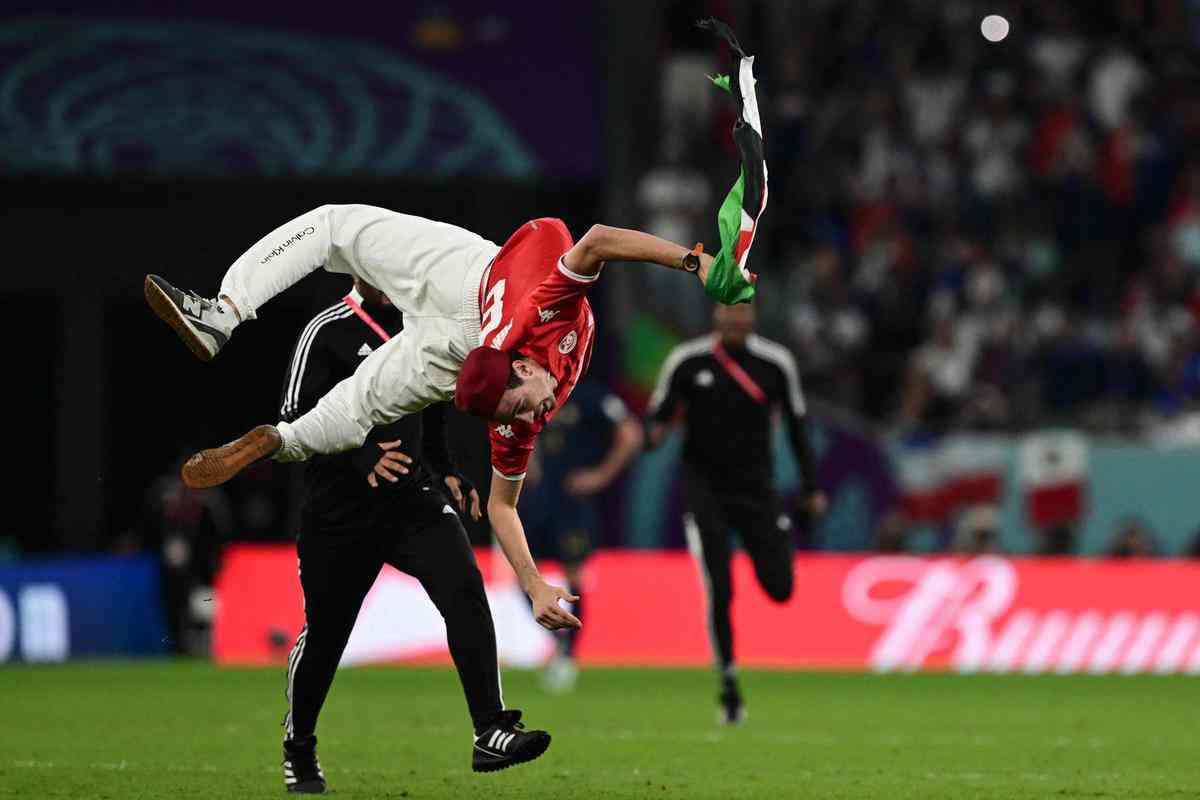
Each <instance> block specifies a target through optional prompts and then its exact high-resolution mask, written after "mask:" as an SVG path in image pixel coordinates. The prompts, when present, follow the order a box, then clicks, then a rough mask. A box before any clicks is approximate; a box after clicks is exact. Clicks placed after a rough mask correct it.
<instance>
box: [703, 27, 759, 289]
mask: <svg viewBox="0 0 1200 800" xmlns="http://www.w3.org/2000/svg"><path fill="white" fill-rule="evenodd" d="M696 24H697V25H698V26H699V27H701V28H704V29H705V30H709V31H712V32H713V33H715V34H716V35H717V36H720V37H721V38H722V39H724V40H725V41H726V42H728V43H729V47H730V48H731V49H732V50H733V52H734V53H736V54H737V55H738V59H739V60H738V68H737V75H736V77H734V76H732V75H716V76H711V77H710V80H711V81H712V82H713V83H714V84H716V85H717V86H718V87H720V88H721V89H724V90H725V91H727V92H729V93H730V94H731V95H733V98H734V100H736V101H737V105H738V119H737V122H735V123H734V125H733V141H734V144H735V145H736V146H737V149H738V154H739V156H740V157H741V162H742V163H741V168H742V169H741V175H739V176H738V180H737V183H735V184H734V185H733V188H732V189H730V190H729V194H728V195H726V196H725V201H724V202H723V203H721V210H720V211H718V212H717V227H718V228H719V230H720V233H721V252H719V253H716V254H715V261H714V262H713V265H712V267H711V268H710V269H709V272H708V278H707V280H706V281H705V283H704V291H705V292H706V293H707V294H708V296H709V297H711V298H713V299H714V300H716V301H717V302H720V303H724V304H725V305H733V304H735V303H748V302H750V301H751V300H752V299H754V284H755V281H756V280H757V279H758V276H757V275H755V274H754V273H753V272H751V271H750V270H749V269H747V268H746V261H747V259H748V258H749V256H750V245H751V244H753V243H754V233H755V231H756V230H757V228H758V218H759V217H760V216H761V215H762V212H763V209H765V208H766V207H767V162H766V161H765V160H764V159H763V140H762V121H761V120H760V119H759V115H758V98H757V97H756V96H755V94H754V56H748V55H746V53H745V51H744V50H742V47H741V45H740V44H738V40H737V37H736V36H734V34H733V31H732V30H730V28H729V26H728V25H726V24H725V23H724V22H721V21H720V20H717V19H705V20H701V21H699V22H698V23H696Z"/></svg>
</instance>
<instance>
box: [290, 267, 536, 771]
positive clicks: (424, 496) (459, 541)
mask: <svg viewBox="0 0 1200 800" xmlns="http://www.w3.org/2000/svg"><path fill="white" fill-rule="evenodd" d="M403 323H404V320H403V317H402V315H401V313H400V311H399V310H398V309H396V308H395V307H393V306H392V305H391V303H389V302H388V299H387V297H385V296H384V295H383V293H382V292H380V291H379V290H378V289H375V288H374V287H372V286H370V285H369V284H367V283H365V282H363V281H362V280H356V281H355V283H354V290H353V291H351V292H350V293H349V294H348V295H346V297H345V298H343V299H342V300H341V301H340V302H338V303H335V304H333V305H332V306H331V307H329V308H327V309H325V310H324V311H322V312H321V313H319V314H317V315H316V316H315V317H313V319H312V320H311V321H310V322H309V323H308V325H307V326H306V327H305V328H304V330H303V331H302V333H301V334H300V337H299V339H298V340H297V342H296V346H295V348H294V350H293V351H292V357H291V360H290V362H289V366H288V370H287V374H286V376H285V378H284V386H283V399H282V402H281V404H280V416H281V417H282V418H283V419H285V420H290V419H295V418H296V417H298V416H300V415H301V414H303V413H304V412H305V411H307V410H308V409H309V408H311V407H312V406H313V405H314V404H315V403H316V402H317V401H318V400H319V399H320V398H321V397H322V396H323V395H324V394H325V393H326V392H328V391H329V389H331V388H332V387H333V386H334V385H335V384H337V383H338V382H339V381H341V380H342V379H343V378H345V377H346V376H347V375H350V374H352V373H353V372H354V370H355V369H357V367H358V365H359V364H360V363H361V362H362V361H363V360H364V359H365V358H368V357H369V356H370V355H371V354H372V353H373V352H374V351H375V350H377V349H378V348H380V347H382V346H383V345H384V344H385V343H387V342H388V341H390V340H391V339H392V338H393V337H394V336H395V335H396V334H397V333H399V332H400V331H401V330H403V327H404V325H403ZM445 410H446V406H445V404H437V405H433V406H430V407H429V408H427V409H425V411H424V412H422V413H421V414H415V415H410V416H406V417H403V418H401V419H400V420H399V421H397V422H394V423H392V424H390V425H380V426H377V427H376V428H374V429H373V430H372V431H371V433H370V435H369V436H368V437H367V441H366V442H364V443H363V445H362V446H361V447H358V448H355V449H353V450H348V451H346V452H344V453H339V454H337V455H326V456H317V457H315V458H313V459H311V460H310V461H309V462H308V464H307V465H306V468H305V471H304V506H303V509H302V511H301V517H300V520H301V522H300V535H299V537H298V539H297V542H296V549H297V554H298V556H299V562H300V585H301V588H302V589H303V592H304V619H305V625H304V628H303V630H301V632H300V635H299V636H298V637H297V638H296V644H295V646H294V647H293V648H292V652H291V655H290V656H289V658H288V673H287V678H288V681H287V693H286V694H287V700H288V712H287V716H286V717H285V718H284V742H283V768H284V783H285V785H286V786H287V789H288V791H290V792H298V793H307V794H320V793H323V792H324V791H325V775H324V773H323V772H322V771H321V766H320V764H319V762H318V761H317V754H316V745H317V737H316V726H317V716H318V714H319V713H320V711H321V706H322V705H323V704H324V702H325V696H326V694H327V693H328V692H329V687H330V686H331V685H332V683H333V678H334V674H335V672H336V670H337V666H338V662H339V661H340V659H341V657H342V652H343V650H344V649H345V647H346V643H347V641H348V640H349V639H350V632H351V631H352V630H353V628H354V621H355V619H356V618H357V617H358V612H359V609H360V608H361V607H362V603H363V599H364V598H365V597H366V595H367V592H368V591H370V589H371V586H372V585H374V583H375V579H376V577H377V576H378V575H379V571H380V570H381V569H382V568H383V565H384V564H390V565H391V566H393V567H395V568H396V569H398V570H400V571H402V572H405V573H407V574H409V575H411V576H413V577H414V578H416V579H417V580H419V581H420V582H421V586H422V587H423V588H424V589H425V591H426V592H427V593H428V595H429V599H430V600H432V601H433V604H434V605H435V606H436V607H437V610H438V611H439V612H440V613H441V615H442V617H443V619H444V620H445V622H446V640H447V643H448V644H449V647H450V655H451V657H452V658H453V659H454V666H455V668H456V669H457V670H458V677H459V680H460V681H461V682H462V687H463V692H464V694H465V695H466V699H467V708H468V710H469V712H470V715H471V721H472V723H473V726H474V729H475V737H476V738H475V743H474V746H473V748H472V766H473V768H474V769H475V771H477V772H490V771H494V770H497V769H503V768H505V767H508V766H512V765H513V764H519V763H522V762H525V761H530V760H532V759H534V758H537V757H538V756H539V755H541V754H542V753H543V752H544V751H545V749H546V748H547V747H548V746H549V744H550V736H549V734H547V733H546V732H545V731H525V730H521V725H520V723H519V722H518V720H519V719H520V717H521V712H520V711H517V710H513V709H509V710H505V709H504V704H503V700H502V698H501V693H500V671H499V669H498V667H497V661H496V633H495V628H494V626H493V624H492V615H491V609H490V607H489V606H488V602H487V595H486V594H485V593H484V588H483V578H482V576H481V575H480V573H479V568H478V566H476V563H475V555H474V553H473V552H472V551H471V547H470V545H469V543H468V541H467V534H466V531H465V530H463V526H462V522H461V521H460V520H459V518H458V514H456V513H455V511H454V508H452V507H451V502H452V503H453V504H454V505H455V506H457V508H458V510H459V511H461V512H463V513H466V512H467V511H468V510H469V511H470V513H471V515H472V516H473V517H474V518H476V519H478V518H479V516H480V508H479V495H478V494H477V493H476V491H475V489H474V488H473V487H472V486H471V485H470V483H469V482H467V481H466V480H465V479H464V478H463V477H462V475H461V473H460V472H459V470H458V469H457V467H456V466H455V464H454V462H453V460H452V459H451V458H450V454H449V451H448V448H447V447H446V436H445V427H446V426H445ZM401 448H403V449H401ZM410 454H411V455H410ZM447 495H449V498H450V499H448V498H447ZM396 624H398V625H403V624H404V620H403V619H402V618H397V620H396Z"/></svg>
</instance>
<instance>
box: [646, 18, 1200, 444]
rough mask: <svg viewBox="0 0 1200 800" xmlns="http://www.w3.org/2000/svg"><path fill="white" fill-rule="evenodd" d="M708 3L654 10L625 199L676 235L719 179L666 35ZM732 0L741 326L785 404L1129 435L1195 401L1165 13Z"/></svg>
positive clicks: (1198, 151) (1182, 125) (1184, 34)
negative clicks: (648, 92)
mask: <svg viewBox="0 0 1200 800" xmlns="http://www.w3.org/2000/svg"><path fill="white" fill-rule="evenodd" d="M711 5H712V4H711V3H704V2H681V3H676V4H674V5H673V6H672V11H671V15H672V18H671V19H670V20H669V21H668V24H667V25H665V26H664V30H666V31H668V32H669V34H668V36H667V38H666V40H665V41H664V42H663V46H662V57H661V91H662V96H663V103H662V109H663V111H662V118H661V121H660V124H659V128H660V134H661V138H660V146H659V152H658V153H657V155H656V156H655V157H654V162H653V163H652V164H648V165H647V169H646V170H645V171H644V173H643V178H642V179H641V183H640V185H639V187H638V192H637V196H638V200H639V207H640V213H641V215H642V219H641V222H642V224H644V225H645V226H647V227H648V228H649V229H651V230H652V231H654V232H656V233H659V234H661V235H664V236H668V237H670V238H673V239H676V240H678V241H695V240H697V239H703V238H705V237H706V236H708V235H709V234H711V233H712V230H711V229H712V228H713V225H712V217H711V214H712V209H713V208H714V207H715V205H716V203H718V202H719V200H720V198H721V197H722V196H723V194H724V192H725V191H726V190H727V188H728V186H729V184H730V183H731V182H732V180H733V178H734V177H735V175H734V174H733V173H732V170H733V165H734V164H735V163H736V159H735V157H734V154H733V153H732V152H731V150H730V142H729V136H728V130H729V126H730V124H731V122H732V109H731V108H729V103H727V102H725V101H724V100H723V98H722V97H721V96H720V95H719V93H717V92H715V91H713V90H712V88H711V87H709V86H707V85H706V83H705V81H703V80H698V79H697V76H698V75H702V74H704V73H711V72H714V71H717V70H718V69H724V68H727V66H726V65H727V64H728V61H727V60H724V59H721V58H718V57H714V56H713V55H712V53H713V47H712V41H711V39H708V38H706V37H705V36H704V35H703V34H695V33H692V32H691V31H689V30H688V28H687V26H686V24H685V21H686V19H687V18H688V17H694V16H703V15H704V14H705V13H706V12H710V11H712V9H710V8H709V6H711ZM746 11H747V19H746V20H744V21H742V22H739V25H738V28H739V30H741V31H742V32H743V33H742V36H743V39H744V40H745V44H747V46H748V49H749V50H750V51H751V52H754V51H755V50H756V49H757V51H758V52H759V53H761V57H760V58H759V59H758V60H757V62H756V72H757V74H758V77H759V98H760V105H761V106H762V109H763V112H764V117H765V119H764V128H765V141H766V145H767V160H768V166H769V169H770V202H769V207H768V212H767V216H766V217H765V222H764V225H763V226H762V228H761V232H760V234H759V237H760V238H759V239H758V240H757V241H756V250H755V255H754V259H755V264H754V267H755V269H756V271H758V272H759V274H760V276H761V281H762V283H761V287H762V291H761V293H760V300H759V303H760V313H761V314H762V319H763V325H762V327H764V328H768V327H769V335H770V336H772V337H773V338H776V339H781V340H784V341H785V342H786V343H788V344H789V345H790V346H791V347H792V348H793V349H794V351H795V352H796V354H797V357H798V358H799V360H800V363H801V368H802V370H803V372H804V378H805V382H806V388H807V390H808V391H809V393H810V394H812V395H814V396H817V397H820V398H822V399H825V400H829V401H831V402H833V403H835V404H837V405H839V406H841V407H844V408H847V409H852V410H856V411H858V412H860V413H861V414H863V415H865V416H867V417H869V418H871V419H873V420H876V421H879V422H883V423H886V424H888V425H889V426H890V427H892V428H893V429H895V428H899V429H902V430H910V429H927V430H933V431H940V430H947V429H956V430H963V429H968V430H972V429H973V430H997V431H1005V430H1017V429H1023V428H1029V427H1033V426H1038V425H1046V424H1054V423H1056V422H1059V421H1066V420H1069V421H1070V422H1071V424H1072V425H1073V426H1075V427H1082V428H1086V429H1088V430H1092V431H1100V432H1117V433H1140V432H1146V431H1148V430H1152V429H1161V426H1162V425H1164V424H1165V423H1166V422H1169V421H1171V420H1178V419H1180V418H1181V415H1185V414H1186V413H1187V412H1189V411H1190V410H1192V409H1194V408H1195V407H1196V405H1197V399H1198V397H1200V395H1198V392H1200V325H1198V324H1197V323H1198V315H1200V294H1198V293H1197V275H1198V273H1200V148H1197V144H1200V81H1198V80H1197V78H1198V77H1200V69H1198V64H1197V59H1196V47H1195V42H1196V37H1197V28H1196V26H1195V25H1194V24H1193V21H1192V18H1191V16H1190V11H1189V8H1188V4H1187V3H1186V2H1184V0H1162V1H1158V0H1118V1H1114V2H1096V3H1086V4H1085V3H1068V2H1053V1H1052V0H1047V1H1046V2H1028V3H992V4H988V5H987V6H986V7H985V6H984V5H981V4H979V3H975V2H966V1H961V2H960V1H956V0H948V1H947V2H940V1H939V2H932V0H930V1H929V2H924V1H922V0H906V1H897V0H836V1H835V0H805V1H804V2H778V3H770V4H746ZM985 13H1003V14H1005V15H1006V16H1007V17H1008V19H1009V20H1010V22H1011V23H1012V25H1011V33H1010V34H1009V36H1008V37H1007V38H1006V39H1005V40H1003V41H1002V42H998V43H990V42H988V41H987V40H985V39H984V38H983V36H982V35H981V33H980V27H979V26H980V21H981V19H982V17H983V16H984V14H985ZM681 31H682V32H681ZM751 43H753V44H754V45H757V47H754V46H751ZM709 238H711V236H709ZM651 301H652V298H651ZM674 322H675V324H676V325H677V326H678V327H679V328H680V329H681V333H685V334H690V333H694V332H696V331H697V330H699V329H701V328H702V326H703V325H704V324H705V319H704V317H703V314H699V315H697V314H696V313H694V311H693V310H689V309H677V311H676V317H675V319H674Z"/></svg>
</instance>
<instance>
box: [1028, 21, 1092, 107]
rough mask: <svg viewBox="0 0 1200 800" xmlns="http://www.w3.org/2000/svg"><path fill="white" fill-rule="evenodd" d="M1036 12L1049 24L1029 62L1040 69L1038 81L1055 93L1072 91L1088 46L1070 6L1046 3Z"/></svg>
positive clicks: (1031, 52)
mask: <svg viewBox="0 0 1200 800" xmlns="http://www.w3.org/2000/svg"><path fill="white" fill-rule="evenodd" d="M1034 8H1036V9H1037V10H1039V11H1040V12H1041V14H1042V16H1043V18H1044V19H1045V21H1046V27H1045V29H1044V30H1043V31H1042V32H1041V33H1039V34H1037V35H1036V36H1035V37H1034V40H1033V45H1032V46H1031V47H1030V50H1029V57H1030V60H1031V61H1032V62H1033V63H1034V65H1035V66H1036V67H1037V68H1038V73H1039V74H1038V81H1039V83H1040V84H1042V85H1043V86H1045V87H1047V88H1049V89H1051V90H1053V91H1055V92H1059V91H1072V90H1073V89H1074V80H1075V73H1076V72H1077V70H1078V69H1079V66H1080V65H1081V64H1082V63H1083V59H1084V58H1085V57H1086V56H1087V44H1086V43H1085V42H1084V40H1083V37H1081V36H1080V35H1079V29H1078V27H1077V26H1076V24H1075V20H1074V19H1073V18H1072V14H1071V9H1070V4H1068V3H1063V2H1061V0H1047V2H1045V3H1040V4H1036V5H1035V6H1034Z"/></svg>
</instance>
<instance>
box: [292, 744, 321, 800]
mask: <svg viewBox="0 0 1200 800" xmlns="http://www.w3.org/2000/svg"><path fill="white" fill-rule="evenodd" d="M283 783H284V785H285V786H287V790H288V791H289V792H292V793H293V794H325V773H324V772H321V762H320V761H318V760H317V737H315V736H310V737H309V738H308V739H306V740H304V741H300V742H292V741H286V742H284V743H283Z"/></svg>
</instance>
